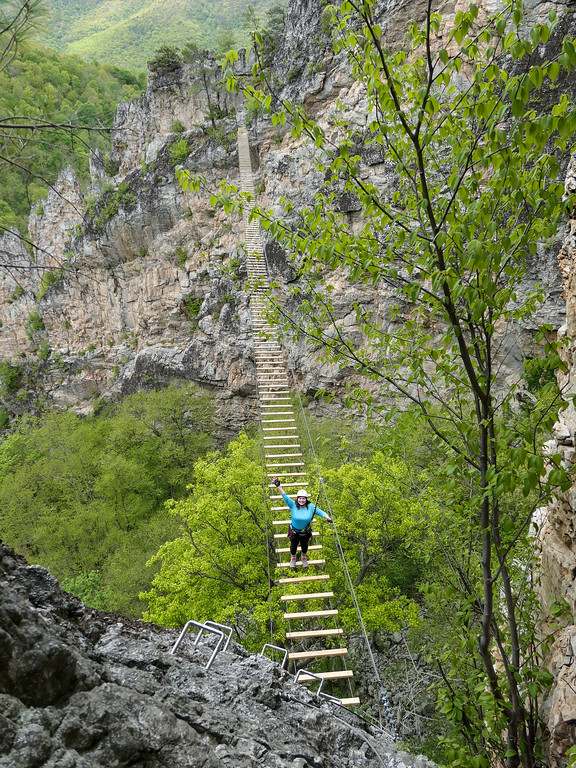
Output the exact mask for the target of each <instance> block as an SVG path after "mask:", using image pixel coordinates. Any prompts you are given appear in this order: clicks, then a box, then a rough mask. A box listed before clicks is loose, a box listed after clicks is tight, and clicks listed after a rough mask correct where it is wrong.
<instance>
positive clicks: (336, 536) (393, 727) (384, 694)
mask: <svg viewBox="0 0 576 768" xmlns="http://www.w3.org/2000/svg"><path fill="white" fill-rule="evenodd" d="M290 373H291V374H292V380H293V382H294V389H295V391H296V395H297V397H298V403H299V406H300V413H301V415H302V420H303V423H304V427H305V430H306V437H307V440H308V445H309V448H310V453H311V456H312V460H313V463H314V464H315V465H316V474H317V476H318V493H319V494H320V493H322V495H323V498H324V499H325V500H326V506H327V508H328V514H329V515H330V517H331V518H332V528H333V531H334V543H335V545H336V551H337V552H338V555H339V557H340V560H341V561H342V568H343V571H344V576H345V578H346V582H347V584H348V590H349V592H350V597H351V598H352V602H353V603H354V608H355V610H356V615H357V617H358V622H359V624H360V628H361V631H362V635H363V637H364V641H365V643H366V648H367V650H368V655H369V657H370V661H371V663H372V668H373V670H374V675H375V677H376V681H377V683H378V686H379V688H380V700H381V702H382V705H383V707H384V711H385V713H386V720H387V722H388V727H389V728H390V730H391V731H392V735H393V738H394V741H398V732H397V731H396V725H395V723H394V715H393V712H392V707H391V706H390V699H389V698H388V693H387V692H386V689H385V688H384V683H383V682H382V679H381V677H380V673H379V672H378V667H377V665H376V659H375V658H374V654H373V652H372V647H371V646H370V641H369V639H368V633H367V631H366V626H365V625H364V619H363V618H362V612H361V611H360V605H359V604H358V599H357V598H356V591H355V589H354V584H353V582H352V577H351V576H350V571H349V569H348V564H347V562H346V557H345V556H344V549H343V548H342V543H341V541H340V535H339V533H338V529H337V527H336V521H335V520H334V514H333V512H332V506H331V504H330V499H329V498H328V494H327V493H326V487H325V485H324V480H323V479H322V474H321V472H320V463H319V461H318V456H317V455H316V451H315V450H314V444H313V442H312V435H311V433H310V428H309V427H308V420H307V419H306V414H305V413H304V405H303V403H302V398H301V397H300V390H299V389H298V386H297V384H296V377H295V375H294V369H293V368H290Z"/></svg>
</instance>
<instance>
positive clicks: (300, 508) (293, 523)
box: [272, 477, 332, 568]
mask: <svg viewBox="0 0 576 768" xmlns="http://www.w3.org/2000/svg"><path fill="white" fill-rule="evenodd" d="M272 482H273V483H274V485H275V486H276V488H278V490H279V491H280V493H281V494H282V498H283V499H284V503H285V504H286V506H287V507H288V508H289V509H290V516H291V520H290V526H289V531H288V537H289V538H290V555H291V557H290V568H296V551H297V550H298V544H300V548H301V550H302V567H303V568H308V558H307V557H306V553H307V552H308V543H309V541H310V538H311V536H312V518H313V517H314V515H318V517H323V518H324V520H327V521H328V522H329V523H331V522H332V518H331V517H328V515H327V514H326V512H324V511H323V510H322V509H319V508H318V507H317V506H316V504H312V503H311V502H310V497H309V496H308V491H305V490H301V491H298V493H297V494H296V501H293V500H292V499H291V498H290V497H289V496H288V494H287V493H286V491H285V490H284V489H283V488H282V486H281V485H280V480H279V479H278V478H277V477H273V478H272Z"/></svg>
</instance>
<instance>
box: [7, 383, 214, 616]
mask: <svg viewBox="0 0 576 768" xmlns="http://www.w3.org/2000/svg"><path fill="white" fill-rule="evenodd" d="M212 413H213V408H212V404H211V401H210V398H209V396H208V395H206V394H203V393H201V392H200V391H199V390H198V389H197V388H196V387H193V386H185V387H181V388H179V387H176V386H170V387H168V388H167V389H164V390H157V391H153V392H149V393H144V392H140V393H136V394H134V395H130V396H129V397H127V398H126V399H125V400H124V401H123V402H122V403H120V404H118V405H109V406H108V407H106V408H103V409H101V411H100V415H99V416H97V417H96V416H93V417H87V418H79V417H78V416H76V415H75V414H73V413H70V412H64V413H56V412H51V413H46V414H45V415H44V416H43V417H42V418H40V419H38V420H26V421H23V422H22V423H21V424H20V426H19V428H18V429H16V430H15V431H14V432H13V433H12V434H11V435H9V436H8V437H7V438H5V439H4V440H3V441H2V443H0V510H1V511H0V526H1V528H2V537H3V539H4V540H5V541H6V542H7V543H9V544H10V545H11V546H13V547H15V548H16V549H17V550H18V551H20V552H22V553H23V554H25V555H26V557H27V558H28V559H30V560H31V561H32V562H38V563H41V564H42V565H45V566H46V567H48V568H50V570H51V571H52V572H53V573H54V574H55V575H56V576H57V577H58V578H60V579H72V580H78V579H79V581H75V582H74V583H76V584H79V585H80V587H79V588H81V589H84V588H85V586H86V585H85V584H84V582H83V581H82V580H83V578H84V577H85V576H86V575H87V574H88V575H89V574H91V572H95V573H96V574H98V581H97V585H96V586H97V589H96V587H94V590H95V592H98V593H99V594H101V596H102V595H105V596H106V608H107V609H108V610H116V611H121V612H124V613H126V614H127V615H132V616H137V615H139V613H140V604H139V601H138V593H139V592H140V591H141V590H142V589H146V588H147V587H148V585H149V582H150V578H151V576H152V573H151V572H149V571H147V570H146V568H145V563H146V561H147V560H148V559H149V558H150V557H151V556H152V554H153V553H154V552H156V551H157V549H158V547H159V546H160V545H161V544H162V543H163V542H164V541H165V540H166V539H167V538H170V537H173V536H174V535H175V534H176V529H175V527H174V525H173V523H172V520H171V519H170V518H169V516H167V515H166V514H165V513H164V511H163V505H164V502H165V500H166V499H168V498H175V499H177V498H179V497H180V496H182V494H183V493H184V491H185V487H186V484H187V482H188V481H189V477H190V473H191V471H192V466H193V463H194V461H195V460H196V459H197V458H198V457H199V456H201V455H202V454H203V453H205V452H206V450H207V449H208V448H209V447H210V445H211V437H210V435H211V432H212V430H213V425H212ZM90 579H91V580H92V581H91V584H92V586H94V584H93V582H94V579H95V577H94V576H91V577H90ZM67 583H72V582H67ZM68 588H70V589H72V587H71V586H70V587H68ZM91 588H92V587H91ZM102 599H104V598H102Z"/></svg>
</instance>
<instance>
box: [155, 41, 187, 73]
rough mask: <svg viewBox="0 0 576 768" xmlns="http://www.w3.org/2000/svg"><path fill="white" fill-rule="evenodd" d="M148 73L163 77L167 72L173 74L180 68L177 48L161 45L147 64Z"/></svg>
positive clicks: (180, 60) (180, 57) (180, 58)
mask: <svg viewBox="0 0 576 768" xmlns="http://www.w3.org/2000/svg"><path fill="white" fill-rule="evenodd" d="M147 66H148V69H149V70H150V72H154V74H156V75H165V74H168V73H169V72H175V71H176V70H177V69H180V67H181V66H182V56H181V55H180V51H179V50H178V48H174V46H171V45H161V46H160V47H159V48H158V49H157V50H156V51H155V52H154V56H153V58H151V59H150V61H148V62H147Z"/></svg>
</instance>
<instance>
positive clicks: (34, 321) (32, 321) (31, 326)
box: [26, 308, 46, 339]
mask: <svg viewBox="0 0 576 768" xmlns="http://www.w3.org/2000/svg"><path fill="white" fill-rule="evenodd" d="M45 329H46V326H45V325H44V320H42V318H41V317H40V313H39V312H38V310H37V309H36V308H34V309H32V310H31V311H30V314H29V315H28V319H27V320H26V335H27V336H28V338H29V339H31V338H32V336H33V334H34V333H36V331H44V330H45Z"/></svg>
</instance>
